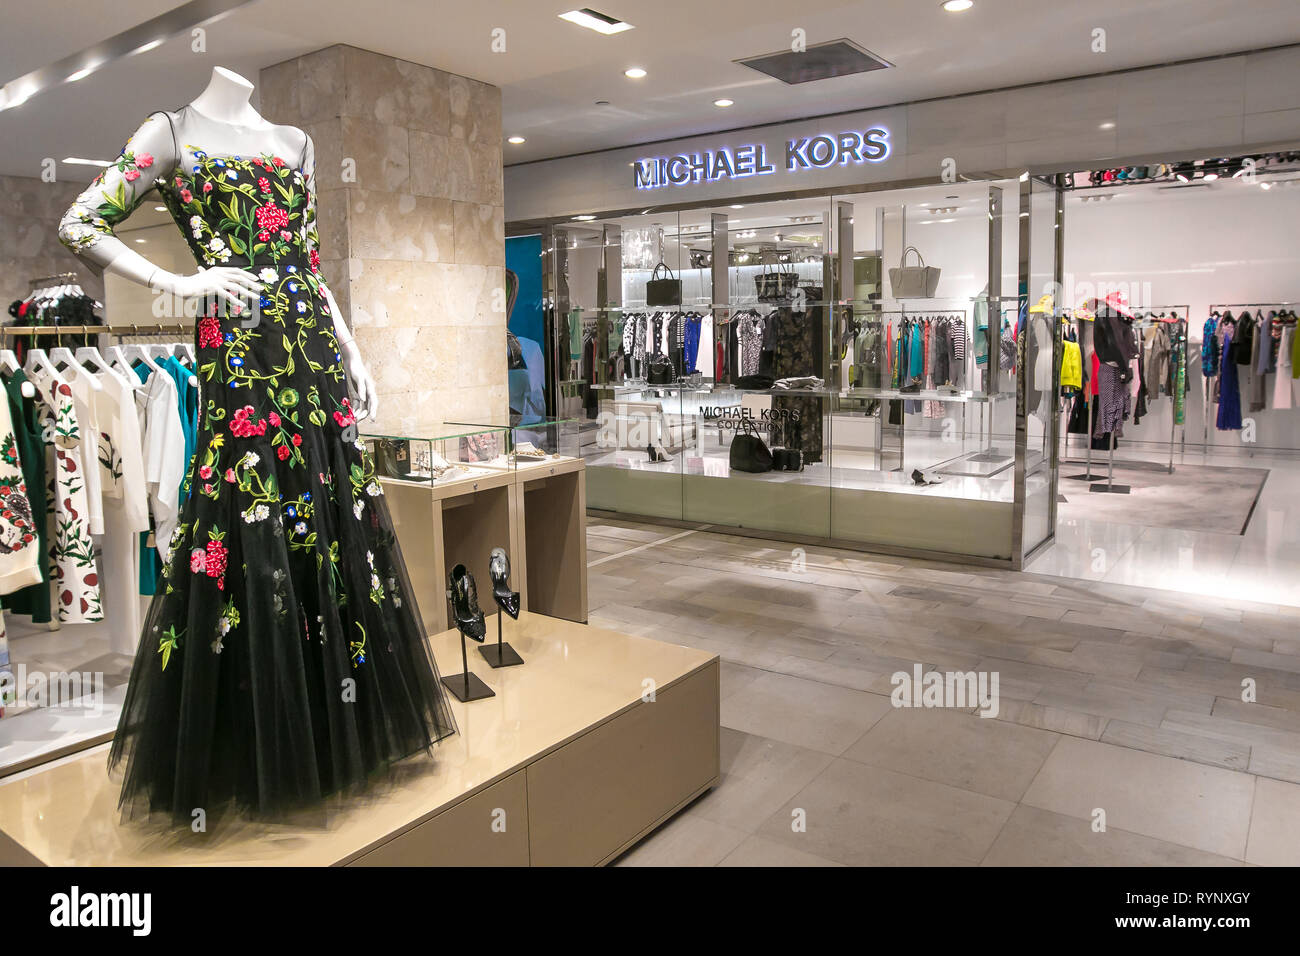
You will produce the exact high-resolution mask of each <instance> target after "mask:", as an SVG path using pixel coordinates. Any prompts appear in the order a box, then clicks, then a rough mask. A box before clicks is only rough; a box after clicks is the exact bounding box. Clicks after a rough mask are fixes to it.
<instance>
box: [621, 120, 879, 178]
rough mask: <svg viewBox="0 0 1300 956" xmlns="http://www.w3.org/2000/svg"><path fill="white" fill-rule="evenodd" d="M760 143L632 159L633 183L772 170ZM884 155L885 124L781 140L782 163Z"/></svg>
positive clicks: (817, 164) (795, 165) (873, 159)
mask: <svg viewBox="0 0 1300 956" xmlns="http://www.w3.org/2000/svg"><path fill="white" fill-rule="evenodd" d="M778 158H780V157H777V156H770V155H769V154H768V152H767V147H766V146H765V145H763V144H762V143H755V144H753V145H751V146H738V147H736V148H735V149H729V148H726V147H723V148H722V149H714V150H704V151H702V152H698V153H682V154H680V155H678V156H660V157H657V158H654V159H641V160H637V162H636V163H634V164H633V175H634V176H635V181H636V188H637V189H660V188H662V187H664V186H690V185H695V184H697V183H716V182H720V181H721V180H724V179H743V178H745V177H748V176H766V175H769V174H771V173H774V172H776V166H775V165H774V162H773V161H774V160H776V159H778ZM888 158H889V130H887V129H884V128H883V127H879V126H875V127H872V128H871V129H869V130H866V131H864V132H861V133H859V132H856V131H853V130H850V131H848V132H844V133H837V134H830V133H823V134H822V135H820V136H801V137H797V138H795V139H789V140H786V143H785V156H784V161H785V169H787V170H788V171H790V172H792V173H793V172H799V171H800V170H804V169H830V168H831V167H833V166H847V165H849V164H855V165H856V164H858V163H882V162H884V161H885V160H886V159H888Z"/></svg>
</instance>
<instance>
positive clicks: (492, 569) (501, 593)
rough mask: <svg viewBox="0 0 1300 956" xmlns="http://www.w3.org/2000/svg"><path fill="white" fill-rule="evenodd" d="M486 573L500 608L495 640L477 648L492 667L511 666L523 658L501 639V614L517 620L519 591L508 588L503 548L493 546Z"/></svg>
mask: <svg viewBox="0 0 1300 956" xmlns="http://www.w3.org/2000/svg"><path fill="white" fill-rule="evenodd" d="M488 575H489V576H490V577H491V578H492V597H493V599H494V600H495V601H496V602H497V607H499V608H500V609H501V610H500V611H498V612H497V642H496V643H495V644H485V645H483V646H482V647H480V648H479V649H478V652H479V653H480V654H482V655H483V659H484V660H485V661H487V662H488V663H489V664H491V665H492V666H493V667H511V666H513V665H515V664H522V663H523V662H524V659H523V658H522V657H520V656H519V653H518V652H517V651H516V650H515V649H514V648H513V647H511V646H510V645H509V644H505V643H502V641H501V616H502V614H509V615H510V616H511V617H512V618H514V619H515V620H519V592H518V591H512V590H510V559H509V558H508V557H506V552H505V549H504V548H493V549H492V554H491V555H489V557H488Z"/></svg>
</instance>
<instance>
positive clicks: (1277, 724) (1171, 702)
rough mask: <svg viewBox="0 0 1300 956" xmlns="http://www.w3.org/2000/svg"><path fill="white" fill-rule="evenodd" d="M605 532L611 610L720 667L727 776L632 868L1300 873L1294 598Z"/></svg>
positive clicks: (639, 528)
mask: <svg viewBox="0 0 1300 956" xmlns="http://www.w3.org/2000/svg"><path fill="white" fill-rule="evenodd" d="M1287 521H1288V522H1291V521H1294V518H1293V517H1292V516H1290V515H1288V516H1287ZM1292 534H1294V529H1293V526H1292V525H1291V524H1289V523H1288V524H1287V525H1286V528H1285V529H1284V534H1283V536H1282V537H1281V538H1273V539H1265V541H1266V543H1267V546H1265V547H1263V549H1262V550H1258V551H1256V552H1255V553H1256V554H1257V555H1258V560H1260V561H1261V562H1266V561H1267V560H1268V559H1269V557H1270V548H1271V547H1274V546H1276V547H1285V546H1286V543H1287V541H1288V540H1292V539H1291V538H1290V537H1289V536H1290V535H1292ZM1132 545H1133V542H1130V546H1132ZM588 546H589V549H590V555H589V561H590V607H591V622H592V623H593V624H596V625H600V626H606V627H611V628H616V629H619V630H623V631H627V632H631V633H635V634H642V635H646V636H650V637H654V638H657V639H659V640H666V641H673V642H676V643H682V644H688V645H691V646H694V647H699V648H703V649H706V650H710V651H714V652H716V653H717V654H718V655H719V656H720V657H721V658H722V661H723V668H722V714H721V717H722V727H723V729H722V765H723V778H722V782H721V784H720V785H719V786H718V787H717V788H715V789H714V790H713V791H711V792H710V793H708V794H706V795H705V796H703V797H702V798H700V799H699V800H697V801H696V802H695V803H693V804H692V805H691V806H690V807H689V808H687V809H686V810H685V811H684V812H683V813H681V814H679V815H678V816H677V817H675V818H674V819H673V820H672V821H670V822H669V823H668V824H667V825H665V826H663V827H661V828H660V829H659V830H658V831H656V832H655V833H654V834H652V835H651V836H650V837H648V838H647V839H646V840H644V841H642V842H641V843H640V844H639V845H638V846H636V847H635V848H633V849H632V850H631V851H630V852H629V853H627V854H625V855H624V857H623V858H622V859H621V860H620V863H621V864H623V865H679V864H695V865H718V864H722V865H742V866H743V865H787V864H793V865H832V866H833V865H858V864H898V865H907V864H912V865H917V864H952V865H989V866H993V865H1007V864H1037V865H1085V864H1100V865H1107V864H1132V865H1142V864H1152V865H1156V864H1169V865H1173V864H1180V865H1181V864H1223V865H1240V864H1241V863H1243V862H1245V863H1255V864H1289V865H1297V864H1300V608H1297V607H1296V606H1294V603H1293V604H1289V605H1283V604H1279V603H1277V602H1265V601H1255V600H1249V599H1247V598H1244V597H1237V596H1229V597H1226V598H1225V597H1219V596H1213V595H1211V594H1197V593H1177V592H1174V591H1171V590H1167V589H1165V590H1157V589H1152V588H1149V587H1138V586H1133V585H1130V584H1127V583H1120V582H1115V581H1111V580H1106V579H1105V575H1102V576H1101V577H1102V580H1087V579H1082V580H1076V579H1071V578H1067V577H1059V576H1052V575H1047V574H1033V573H1015V572H1009V571H1000V570H991V569H981V568H970V567H964V566H956V565H942V564H937V563H934V562H921V561H912V560H907V559H899V558H887V557H880V556H873V555H867V554H860V553H856V552H849V551H839V550H835V549H823V548H806V549H802V550H800V549H796V548H793V547H791V546H787V545H783V544H781V543H779V542H773V541H763V540H758V539H749V538H743V537H736V536H732V535H725V534H719V533H713V532H711V531H709V530H708V529H707V528H703V529H700V530H682V529H679V528H668V527H661V526H654V525H646V524H638V523H634V522H624V521H617V520H608V519H600V518H593V519H591V520H590V522H589V529H588ZM1157 550H1159V549H1157ZM1240 550H1241V549H1240V547H1239V548H1237V549H1235V550H1234V552H1233V556H1234V557H1236V556H1238V555H1239V554H1240ZM1198 553H1199V551H1198ZM1111 570H1113V568H1112V569H1111ZM1058 573H1059V572H1058ZM1291 580H1292V581H1293V582H1294V581H1295V580H1296V578H1294V577H1293V578H1292V579H1291ZM1293 586H1294V585H1293ZM915 664H921V665H922V668H923V670H924V671H925V672H928V671H931V670H939V671H945V672H946V671H971V670H974V671H983V672H997V674H998V675H999V681H1000V688H999V690H1000V709H999V713H998V715H997V717H996V718H984V717H979V716H976V715H975V714H974V713H972V712H971V708H969V707H967V708H965V709H956V708H954V709H922V708H915V709H899V708H895V707H894V706H892V704H891V701H890V698H889V693H890V690H891V683H890V676H891V675H892V674H893V673H895V672H897V671H900V670H901V671H908V672H910V671H911V670H912V668H913V666H914V665H915ZM1247 678H1249V679H1250V680H1251V681H1252V682H1253V684H1254V686H1255V688H1256V702H1254V703H1244V702H1243V701H1242V685H1243V681H1244V680H1245V679H1247Z"/></svg>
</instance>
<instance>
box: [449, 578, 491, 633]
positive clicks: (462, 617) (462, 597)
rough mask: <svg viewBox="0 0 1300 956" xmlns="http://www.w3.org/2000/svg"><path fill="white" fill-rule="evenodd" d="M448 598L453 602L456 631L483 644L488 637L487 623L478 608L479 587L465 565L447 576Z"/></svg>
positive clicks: (452, 610) (452, 609) (452, 611)
mask: <svg viewBox="0 0 1300 956" xmlns="http://www.w3.org/2000/svg"><path fill="white" fill-rule="evenodd" d="M447 597H448V599H449V600H450V601H451V615H452V619H453V620H454V621H455V624H456V629H457V630H459V631H460V632H461V633H462V634H464V635H465V636H466V637H468V638H470V639H471V640H474V641H478V642H479V643H480V644H481V643H483V638H484V637H486V636H487V623H486V621H484V619H483V612H482V611H481V610H480V609H479V606H478V586H477V585H476V584H475V583H474V575H472V574H470V573H469V571H468V570H467V569H466V567H465V565H463V564H458V565H456V566H455V567H454V568H452V569H451V574H449V575H447Z"/></svg>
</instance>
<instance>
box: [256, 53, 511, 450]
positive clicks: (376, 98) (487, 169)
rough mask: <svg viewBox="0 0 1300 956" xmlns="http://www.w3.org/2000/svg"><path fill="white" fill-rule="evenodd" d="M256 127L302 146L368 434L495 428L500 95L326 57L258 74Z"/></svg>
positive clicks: (498, 412)
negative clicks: (360, 384)
mask: <svg viewBox="0 0 1300 956" xmlns="http://www.w3.org/2000/svg"><path fill="white" fill-rule="evenodd" d="M261 106H262V112H263V113H264V114H265V115H266V116H267V118H268V119H271V120H274V121H275V122H279V123H291V124H293V125H297V126H301V127H303V128H304V129H305V130H306V131H307V132H308V134H310V135H311V137H312V139H313V141H314V142H315V145H316V183H317V209H318V216H319V220H320V234H321V261H322V271H323V272H324V274H325V276H326V279H327V281H328V282H329V283H330V288H331V290H332V291H333V292H334V295H335V298H337V299H338V302H339V307H340V308H341V309H343V311H344V312H345V313H346V314H347V315H348V316H349V319H350V321H351V324H352V328H353V331H354V332H355V334H356V336H357V341H358V343H359V344H360V346H361V348H362V351H363V353H364V355H365V357H366V360H367V362H368V363H369V364H370V367H371V370H372V372H373V373H374V375H375V379H376V381H377V382H378V384H379V390H380V398H381V408H380V415H381V417H380V418H379V420H378V421H377V422H375V423H373V425H372V426H371V427H373V428H374V429H375V430H383V431H388V432H392V433H418V432H419V431H420V429H421V427H423V426H427V425H430V424H433V423H437V422H441V421H455V420H461V421H475V420H483V421H501V420H504V418H505V416H506V414H507V412H508V405H509V393H508V389H507V384H506V352H505V323H506V316H505V312H504V291H503V290H504V287H505V239H504V235H505V211H504V201H505V200H504V189H503V186H502V157H501V92H500V90H498V89H497V88H496V87H494V86H490V85H488V84H486V83H480V82H478V81H476V80H472V79H469V78H467V77H463V76H455V75H453V74H450V73H445V72H443V71H441V70H436V69H433V68H432V67H427V66H422V65H419V64H416V63H410V62H407V61H404V60H396V59H394V58H392V57H389V56H383V55H381V54H377V53H371V52H369V51H366V50H360V49H357V48H355V47H350V46H342V45H340V46H333V47H328V48H326V49H324V50H318V51H317V52H315V53H311V54H308V55H306V56H302V57H299V58H297V59H294V60H289V61H286V62H284V63H280V64H277V65H275V66H272V67H268V68H267V69H265V70H263V71H262V75H261Z"/></svg>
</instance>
